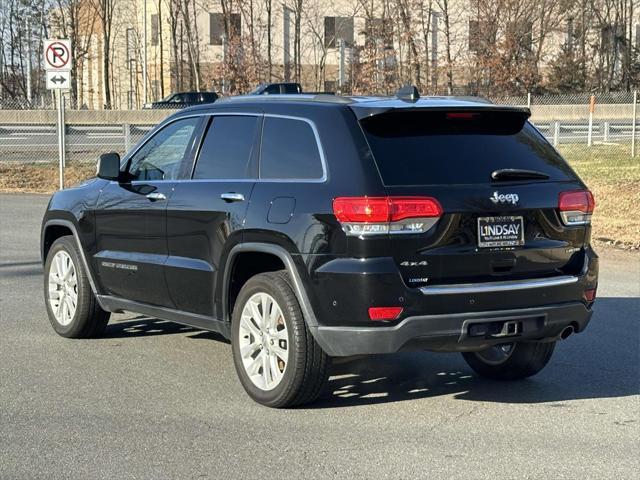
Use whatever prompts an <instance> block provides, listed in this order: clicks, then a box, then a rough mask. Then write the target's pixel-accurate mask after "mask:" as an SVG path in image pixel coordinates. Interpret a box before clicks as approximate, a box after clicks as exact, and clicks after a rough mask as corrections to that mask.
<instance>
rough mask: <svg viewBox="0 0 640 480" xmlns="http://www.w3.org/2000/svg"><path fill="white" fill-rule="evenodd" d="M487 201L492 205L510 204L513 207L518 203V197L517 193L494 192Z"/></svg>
mask: <svg viewBox="0 0 640 480" xmlns="http://www.w3.org/2000/svg"><path fill="white" fill-rule="evenodd" d="M489 199H490V200H491V201H492V202H493V203H511V204H512V205H515V204H516V203H518V200H520V197H518V194H517V193H498V192H497V191H495V192H493V195H492V196H491V197H489Z"/></svg>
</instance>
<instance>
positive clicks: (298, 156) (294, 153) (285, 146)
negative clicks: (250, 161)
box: [260, 117, 323, 180]
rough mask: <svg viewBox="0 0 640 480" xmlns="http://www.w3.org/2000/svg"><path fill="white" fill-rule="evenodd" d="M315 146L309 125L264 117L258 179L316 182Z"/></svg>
mask: <svg viewBox="0 0 640 480" xmlns="http://www.w3.org/2000/svg"><path fill="white" fill-rule="evenodd" d="M322 176H323V169H322V161H321V160H320V152H319V151H318V143H317V142H316V137H315V135H314V133H313V129H312V128H311V125H309V124H308V123H307V122H305V121H302V120H295V119H291V118H278V117H265V119H264V127H263V130H262V149H261V153H260V178H269V179H297V180H300V179H320V178H322Z"/></svg>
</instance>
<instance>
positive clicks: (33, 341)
mask: <svg viewBox="0 0 640 480" xmlns="http://www.w3.org/2000/svg"><path fill="white" fill-rule="evenodd" d="M47 200H48V198H47V197H46V196H30V195H0V479H3V480H4V479H8V480H9V479H10V480H13V479H33V478H43V479H45V478H46V479H58V478H60V479H62V478H64V479H71V478H79V479H85V478H91V479H93V478H105V479H125V478H126V479H139V478H140V479H143V478H144V479H147V478H148V479H165V478H176V479H191V478H198V479H226V478H260V479H269V478H276V479H288V478H292V479H299V478H304V479H305V480H308V479H312V478H345V479H355V478H376V479H377V478H391V479H397V478H431V479H434V478H464V479H476V478H477V479H480V478H488V479H489V478H491V479H493V478H536V479H538V478H540V479H550V478H553V479H558V478H575V479H591V478H597V479H599V478H611V479H628V478H637V475H638V472H640V455H639V453H638V452H640V401H639V400H640V395H639V393H640V355H639V352H640V255H639V254H638V253H628V252H622V251H618V250H610V249H607V250H604V249H603V250H601V251H600V254H601V282H600V286H599V290H598V295H599V300H598V301H597V306H596V311H595V315H594V317H593V319H592V321H591V324H590V326H589V328H588V329H587V331H585V332H584V333H581V334H578V335H574V336H572V337H570V338H569V339H568V340H567V341H565V342H561V343H560V344H558V346H557V348H556V352H555V354H554V356H553V358H552V360H551V363H550V364H549V365H548V366H547V368H546V369H545V370H543V371H542V372H541V373H540V374H539V375H537V376H535V377H533V378H531V379H528V380H524V381H519V382H512V383H499V382H492V381H487V380H482V379H479V378H478V377H476V376H475V375H474V374H473V373H472V371H471V370H470V369H469V368H468V367H467V366H466V364H465V363H464V361H463V360H462V357H461V356H460V355H458V354H435V353H403V354H396V355H387V356H376V357H370V358H364V359H355V360H351V361H347V362H342V363H339V364H336V365H334V366H333V371H332V373H333V376H332V377H331V379H330V382H329V385H328V388H327V390H326V392H325V394H324V396H323V397H322V399H321V400H320V401H319V402H318V403H316V404H314V405H312V406H310V407H306V408H298V409H293V410H272V409H268V408H266V407H262V406H259V405H257V404H255V403H254V402H252V401H251V400H250V399H249V398H248V397H247V396H246V395H245V393H244V391H243V390H242V387H241V386H240V384H239V382H238V381H237V379H236V374H235V371H234V368H233V362H232V359H231V349H230V346H229V344H228V343H227V342H225V341H224V340H223V339H221V338H220V337H218V336H217V335H215V334H212V333H208V332H202V331H198V330H194V329H190V328H187V327H182V326H179V325H176V324H173V323H168V322H162V321H159V320H157V319H153V318H147V317H140V316H135V315H117V316H115V317H114V318H113V320H112V323H111V324H110V325H109V327H108V329H107V332H106V336H105V337H104V338H101V339H98V340H68V339H64V338H61V337H58V336H57V335H56V334H55V333H54V332H53V330H52V328H51V326H50V324H49V321H48V319H47V315H46V313H45V308H44V304H43V293H42V287H43V278H42V266H41V263H40V258H39V252H38V244H39V231H40V220H41V218H42V213H43V211H44V209H45V207H46V203H47Z"/></svg>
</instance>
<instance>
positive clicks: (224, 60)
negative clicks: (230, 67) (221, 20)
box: [220, 33, 229, 94]
mask: <svg viewBox="0 0 640 480" xmlns="http://www.w3.org/2000/svg"><path fill="white" fill-rule="evenodd" d="M220 40H221V41H222V64H223V65H224V72H225V74H224V75H222V93H223V94H227V93H229V83H228V82H227V75H228V71H227V56H228V55H229V42H228V41H227V36H226V35H225V34H224V33H223V34H222V35H220Z"/></svg>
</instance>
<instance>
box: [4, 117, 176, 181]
mask: <svg viewBox="0 0 640 480" xmlns="http://www.w3.org/2000/svg"><path fill="white" fill-rule="evenodd" d="M171 113H172V111H171V110H139V111H97V110H93V111H91V110H66V111H65V115H64V135H63V137H62V145H63V150H62V152H61V151H60V149H59V146H60V144H61V140H60V138H61V137H60V132H59V126H58V115H57V114H58V112H57V111H55V110H47V109H38V110H27V109H0V190H30V191H52V190H55V189H56V188H58V187H59V165H60V161H61V157H62V160H63V164H64V170H63V171H64V177H65V181H64V183H65V185H66V186H69V185H73V184H75V183H78V182H79V181H81V180H83V179H85V178H88V177H91V176H92V175H94V174H95V169H96V161H97V158H98V157H99V156H100V154H102V153H105V152H118V153H119V154H120V155H123V154H124V153H125V152H127V151H128V150H129V149H130V148H131V147H133V146H134V145H135V144H136V143H138V142H139V141H140V140H141V139H142V137H143V136H144V135H145V134H146V133H147V132H148V131H149V130H150V129H151V128H153V126H154V125H156V124H157V123H158V122H160V121H162V120H163V119H164V118H165V117H167V116H168V115H170V114H171ZM61 153H62V155H61Z"/></svg>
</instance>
